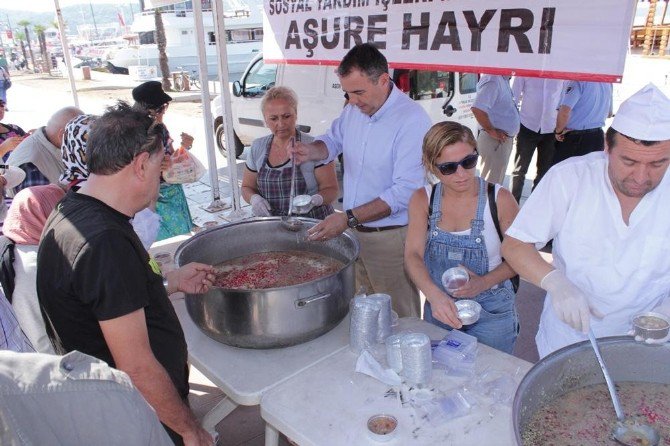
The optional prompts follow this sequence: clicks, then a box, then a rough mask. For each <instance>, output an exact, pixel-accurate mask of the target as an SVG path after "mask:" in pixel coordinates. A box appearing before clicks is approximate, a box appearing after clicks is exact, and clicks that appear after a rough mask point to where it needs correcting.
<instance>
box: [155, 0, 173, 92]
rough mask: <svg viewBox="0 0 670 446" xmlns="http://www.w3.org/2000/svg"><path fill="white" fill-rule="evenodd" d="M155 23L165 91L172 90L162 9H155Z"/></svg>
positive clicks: (159, 63)
mask: <svg viewBox="0 0 670 446" xmlns="http://www.w3.org/2000/svg"><path fill="white" fill-rule="evenodd" d="M154 22H155V24H156V46H157V47H158V65H159V66H160V68H161V77H162V84H163V90H167V91H169V90H172V84H171V83H170V66H169V65H168V57H167V53H166V52H165V46H166V44H167V40H166V38H165V27H164V26H163V14H162V12H161V11H160V8H156V9H154Z"/></svg>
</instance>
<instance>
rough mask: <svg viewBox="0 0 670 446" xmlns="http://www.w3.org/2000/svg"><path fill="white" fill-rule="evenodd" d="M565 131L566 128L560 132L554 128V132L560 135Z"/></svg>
mask: <svg viewBox="0 0 670 446" xmlns="http://www.w3.org/2000/svg"><path fill="white" fill-rule="evenodd" d="M564 132H565V129H563V130H561V131H560V132H559V131H558V130H556V129H554V134H555V135H560V134H561V133H564Z"/></svg>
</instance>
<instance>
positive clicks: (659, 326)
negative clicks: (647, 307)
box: [633, 311, 670, 339]
mask: <svg viewBox="0 0 670 446" xmlns="http://www.w3.org/2000/svg"><path fill="white" fill-rule="evenodd" d="M633 327H635V335H636V336H640V337H642V338H643V339H663V338H664V337H666V336H667V335H668V332H669V331H670V320H668V317H667V316H665V315H663V314H660V313H654V312H652V311H649V312H647V313H641V314H638V315H636V316H635V317H633Z"/></svg>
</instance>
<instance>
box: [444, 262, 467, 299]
mask: <svg viewBox="0 0 670 446" xmlns="http://www.w3.org/2000/svg"><path fill="white" fill-rule="evenodd" d="M469 280H470V274H468V271H467V270H466V269H465V268H463V267H461V266H455V267H453V268H449V269H448V270H446V271H445V272H444V273H442V286H444V289H445V290H446V291H447V294H450V295H451V294H452V293H453V292H454V291H456V290H457V289H459V288H460V287H462V286H463V285H465V284H466V283H468V281H469Z"/></svg>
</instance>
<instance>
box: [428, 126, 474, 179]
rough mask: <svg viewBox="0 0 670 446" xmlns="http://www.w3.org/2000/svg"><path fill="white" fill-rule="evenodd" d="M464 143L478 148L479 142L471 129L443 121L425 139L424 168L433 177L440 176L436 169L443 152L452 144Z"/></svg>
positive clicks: (429, 131)
mask: <svg viewBox="0 0 670 446" xmlns="http://www.w3.org/2000/svg"><path fill="white" fill-rule="evenodd" d="M458 142H464V143H466V144H469V145H471V146H472V148H473V149H475V148H477V141H476V140H475V136H474V135H473V134H472V130H470V128H469V127H467V126H464V125H463V124H459V123H458V122H456V121H443V122H438V123H437V124H435V125H433V126H432V127H431V128H430V130H428V132H427V133H426V136H424V137H423V149H422V150H423V155H422V159H421V161H422V163H423V167H424V168H425V169H426V170H427V171H428V172H430V173H432V174H433V175H437V174H438V170H437V168H436V167H435V163H436V162H437V159H438V158H439V157H440V153H442V150H443V149H444V148H445V147H447V146H450V145H452V144H456V143H458Z"/></svg>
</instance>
